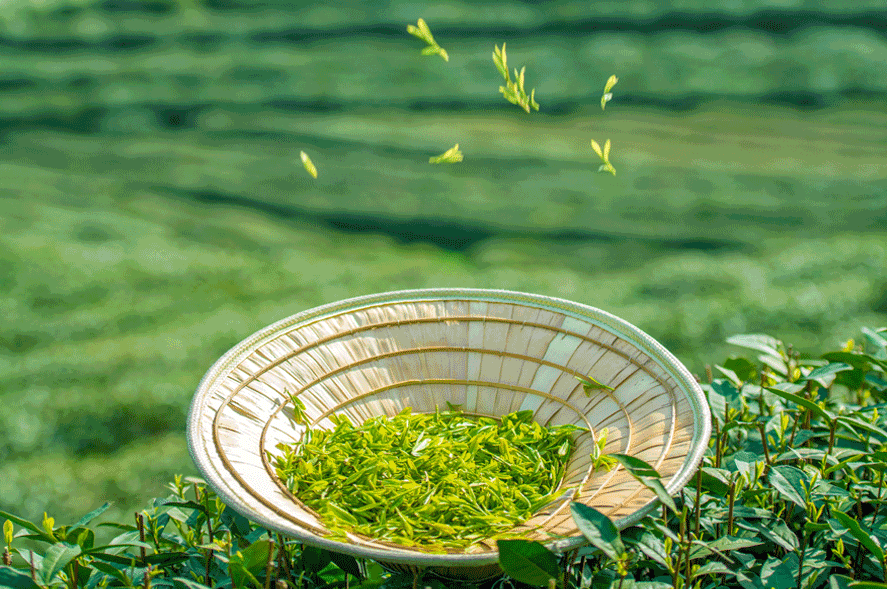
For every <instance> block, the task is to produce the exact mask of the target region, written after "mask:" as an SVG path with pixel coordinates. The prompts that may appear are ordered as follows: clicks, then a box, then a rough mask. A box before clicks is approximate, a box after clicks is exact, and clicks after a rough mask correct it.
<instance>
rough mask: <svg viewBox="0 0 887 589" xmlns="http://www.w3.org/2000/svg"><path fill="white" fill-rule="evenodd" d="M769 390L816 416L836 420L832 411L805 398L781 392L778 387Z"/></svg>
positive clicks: (768, 388)
mask: <svg viewBox="0 0 887 589" xmlns="http://www.w3.org/2000/svg"><path fill="white" fill-rule="evenodd" d="M767 390H768V391H770V392H771V393H773V394H774V395H776V396H777V397H782V398H783V399H785V400H786V401H791V402H792V403H795V404H797V405H800V406H801V407H803V408H805V409H808V410H809V411H810V412H811V413H813V414H814V415H816V416H818V417H821V418H823V419H826V420H828V421H831V420H833V419H834V418H835V415H834V414H833V413H832V412H831V411H827V410H825V409H823V408H822V407H820V406H819V405H817V404H816V403H814V402H813V401H810V400H807V399H805V398H803V397H799V396H798V395H793V394H792V393H789V392H787V391H783V390H780V389H778V388H776V387H767Z"/></svg>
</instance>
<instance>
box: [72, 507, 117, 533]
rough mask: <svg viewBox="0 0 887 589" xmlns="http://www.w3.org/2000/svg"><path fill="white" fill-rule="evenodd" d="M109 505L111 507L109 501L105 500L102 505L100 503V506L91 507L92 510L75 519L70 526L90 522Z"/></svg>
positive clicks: (77, 526) (84, 524) (76, 526)
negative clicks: (74, 522)
mask: <svg viewBox="0 0 887 589" xmlns="http://www.w3.org/2000/svg"><path fill="white" fill-rule="evenodd" d="M109 507H111V503H110V502H107V503H105V504H104V505H102V506H101V507H97V508H95V509H93V510H92V511H90V512H89V513H87V514H86V515H84V516H83V517H81V518H80V519H79V520H77V523H76V524H74V525H73V526H71V527H73V528H79V527H80V526H87V525H89V522H91V521H92V520H94V519H95V518H97V517H98V516H100V515H102V514H103V513H105V511H107V510H108V508H109Z"/></svg>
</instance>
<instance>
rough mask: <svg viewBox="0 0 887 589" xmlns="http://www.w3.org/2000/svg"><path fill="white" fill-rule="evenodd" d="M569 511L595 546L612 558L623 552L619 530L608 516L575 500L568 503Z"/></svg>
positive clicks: (583, 533)
mask: <svg viewBox="0 0 887 589" xmlns="http://www.w3.org/2000/svg"><path fill="white" fill-rule="evenodd" d="M570 512H572V514H573V521H575V522H576V526H577V527H578V528H579V531H580V532H582V535H583V536H585V538H586V539H587V540H588V541H589V542H591V544H592V545H593V546H594V547H595V548H597V549H598V550H600V551H601V552H603V553H604V554H606V555H607V556H609V557H610V558H612V559H614V560H616V559H618V558H619V557H620V556H622V555H623V554H624V553H625V546H624V545H623V543H622V538H620V536H619V530H618V529H616V526H615V525H614V524H613V521H612V520H611V519H610V518H609V517H607V516H606V515H604V514H603V513H601V512H600V511H598V510H597V509H595V508H593V507H590V506H588V505H585V504H583V503H578V502H576V501H573V502H572V503H570Z"/></svg>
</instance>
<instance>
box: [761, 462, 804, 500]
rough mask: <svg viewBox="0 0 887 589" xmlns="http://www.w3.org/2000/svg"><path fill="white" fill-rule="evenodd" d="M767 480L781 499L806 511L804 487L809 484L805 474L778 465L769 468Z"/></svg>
mask: <svg viewBox="0 0 887 589" xmlns="http://www.w3.org/2000/svg"><path fill="white" fill-rule="evenodd" d="M767 478H768V480H769V481H770V484H771V485H772V486H773V488H774V489H776V490H777V491H779V494H780V495H782V497H783V498H785V499H788V500H789V501H791V502H792V503H794V504H795V505H797V506H798V507H800V508H801V509H807V500H806V498H805V496H806V492H805V490H804V489H805V486H809V484H810V479H809V478H808V477H807V473H805V472H804V471H802V470H801V469H799V468H795V467H794V466H786V465H778V466H773V467H771V468H770V472H769V473H768V475H767Z"/></svg>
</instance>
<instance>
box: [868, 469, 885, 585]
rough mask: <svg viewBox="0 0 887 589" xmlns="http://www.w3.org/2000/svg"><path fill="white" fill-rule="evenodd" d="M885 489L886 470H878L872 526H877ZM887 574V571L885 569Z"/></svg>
mask: <svg viewBox="0 0 887 589" xmlns="http://www.w3.org/2000/svg"><path fill="white" fill-rule="evenodd" d="M883 490H884V471H883V470H882V471H879V472H878V500H877V501H876V502H875V513H874V514H873V515H872V527H873V528H874V527H875V522H877V521H878V511H880V509H881V492H882V491H883ZM885 574H887V571H885Z"/></svg>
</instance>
